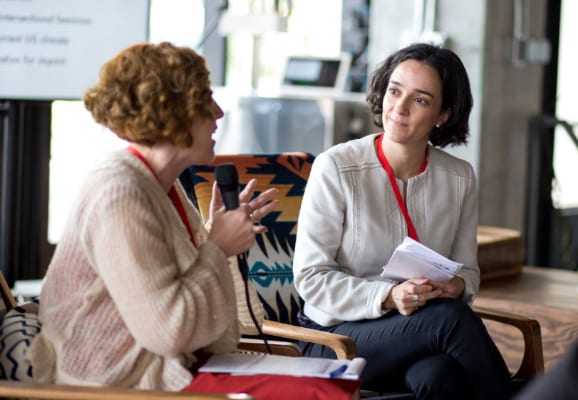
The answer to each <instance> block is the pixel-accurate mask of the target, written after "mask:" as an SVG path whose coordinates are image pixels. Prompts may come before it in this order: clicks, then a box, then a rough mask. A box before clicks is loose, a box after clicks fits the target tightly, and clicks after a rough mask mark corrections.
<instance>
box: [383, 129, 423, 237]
mask: <svg viewBox="0 0 578 400" xmlns="http://www.w3.org/2000/svg"><path fill="white" fill-rule="evenodd" d="M382 142H383V135H379V137H378V138H377V141H376V146H377V157H378V158H379V161H380V162H381V165H382V166H383V169H385V172H387V175H388V176H389V183H390V184H391V188H392V189H393V193H394V194H395V198H396V200H397V204H398V205H399V209H400V210H401V213H402V214H403V218H404V219H405V223H406V225H407V235H408V236H409V237H410V238H412V239H414V240H417V241H419V239H418V237H417V231H416V230H415V227H414V226H413V222H412V221H411V217H410V216H409V212H408V211H407V207H406V205H405V202H404V201H403V198H402V197H401V193H400V191H399V187H398V186H397V181H396V180H395V175H394V174H393V169H392V168H391V165H390V164H389V161H387V157H386V156H385V153H384V152H383V147H382ZM427 156H428V153H427V148H426V157H425V159H424V160H423V164H422V166H421V167H420V169H419V172H418V173H420V174H421V173H422V172H423V171H425V169H426V167H427V159H428V157H427Z"/></svg>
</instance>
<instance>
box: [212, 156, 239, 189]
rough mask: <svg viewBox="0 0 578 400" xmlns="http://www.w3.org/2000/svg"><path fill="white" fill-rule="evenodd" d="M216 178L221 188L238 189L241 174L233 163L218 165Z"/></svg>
mask: <svg viewBox="0 0 578 400" xmlns="http://www.w3.org/2000/svg"><path fill="white" fill-rule="evenodd" d="M215 179H216V180H217V185H219V188H220V189H221V190H238V188H239V175H238V174H237V168H235V165H234V164H233V163H225V164H221V165H217V167H216V168H215Z"/></svg>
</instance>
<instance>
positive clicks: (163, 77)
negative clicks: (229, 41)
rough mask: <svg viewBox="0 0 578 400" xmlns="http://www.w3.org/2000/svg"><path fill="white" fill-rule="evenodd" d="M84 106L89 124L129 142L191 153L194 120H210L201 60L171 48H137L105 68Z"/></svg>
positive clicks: (183, 49) (185, 50)
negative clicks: (163, 145)
mask: <svg viewBox="0 0 578 400" xmlns="http://www.w3.org/2000/svg"><path fill="white" fill-rule="evenodd" d="M83 101H84V105H85V107H86V108H87V109H88V111H90V113H91V114H92V117H93V118H94V120H95V121H96V122H97V123H99V124H102V125H104V126H106V127H107V128H109V129H110V130H112V131H113V132H114V133H116V135H118V136H119V137H120V138H122V139H125V140H127V141H129V142H134V143H141V144H146V145H152V144H155V143H159V142H171V143H173V144H178V145H185V146H187V147H190V146H191V145H192V144H193V137H192V135H191V125H192V123H193V120H194V119H195V118H210V117H211V116H212V114H211V105H212V91H211V84H210V80H209V71H208V69H207V66H206V64H205V59H204V58H203V57H202V56H200V55H199V54H197V53H196V52H195V51H193V50H192V49H189V48H187V47H177V46H174V45H173V44H171V43H167V42H164V43H160V44H148V43H145V44H136V45H133V46H131V47H128V48H126V49H125V50H122V51H121V52H120V53H118V54H117V55H116V56H115V57H114V58H112V59H111V60H110V61H108V62H107V63H105V64H104V65H103V66H102V68H101V70H100V75H99V80H98V82H97V83H96V84H95V85H94V86H92V87H90V88H88V89H87V90H86V92H85V94H84V97H83Z"/></svg>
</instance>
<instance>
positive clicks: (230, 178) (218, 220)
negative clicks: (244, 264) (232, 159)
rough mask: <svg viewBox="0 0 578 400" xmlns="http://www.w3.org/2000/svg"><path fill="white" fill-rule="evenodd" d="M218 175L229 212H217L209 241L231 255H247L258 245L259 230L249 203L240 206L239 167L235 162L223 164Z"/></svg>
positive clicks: (216, 171)
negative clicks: (254, 223)
mask: <svg viewBox="0 0 578 400" xmlns="http://www.w3.org/2000/svg"><path fill="white" fill-rule="evenodd" d="M215 176H216V181H217V184H218V186H219V189H220V191H221V197H222V199H223V204H224V205H225V209H226V210H227V212H225V211H223V210H220V211H215V213H214V214H215V215H214V216H213V220H212V227H211V230H210V232H209V240H211V241H212V242H214V243H216V244H217V245H218V246H219V247H221V248H222V249H223V251H224V252H225V254H226V255H227V256H233V255H237V254H243V253H245V252H247V251H248V250H249V249H250V248H251V247H252V246H253V245H254V244H255V232H254V230H253V222H252V221H251V218H250V217H249V214H250V211H251V210H250V207H249V205H247V204H241V205H239V180H238V176H237V170H236V169H235V166H234V165H233V164H223V165H219V166H218V167H217V168H216V169H215Z"/></svg>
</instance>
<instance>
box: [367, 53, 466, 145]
mask: <svg viewBox="0 0 578 400" xmlns="http://www.w3.org/2000/svg"><path fill="white" fill-rule="evenodd" d="M407 60H416V61H419V62H423V63H425V64H427V65H429V66H430V67H432V68H433V69H435V70H436V71H437V72H438V74H439V76H440V79H441V82H442V108H441V109H442V110H447V109H449V110H450V116H449V119H448V120H447V121H446V123H445V124H444V125H442V126H440V127H439V128H434V129H433V130H432V132H431V134H430V138H429V141H430V142H431V144H432V145H434V146H439V147H445V146H447V145H449V144H451V145H452V146H456V145H459V144H465V143H467V140H468V135H469V131H470V128H469V123H468V120H469V118H470V112H471V110H472V107H473V98H472V92H471V88H470V81H469V79H468V74H467V72H466V69H465V67H464V65H463V63H462V61H461V60H460V59H459V57H458V56H457V55H456V54H455V53H454V52H453V51H451V50H449V49H444V48H442V47H439V46H433V45H430V44H426V43H416V44H412V45H410V46H407V47H405V48H403V49H401V50H399V51H397V52H396V53H394V54H392V55H390V56H389V57H388V58H387V59H386V60H385V61H384V62H383V63H382V64H381V65H380V66H379V67H378V68H377V69H376V70H375V71H374V72H373V73H372V74H371V78H370V81H369V85H368V90H367V96H366V100H367V104H368V105H369V109H370V112H371V118H372V120H373V122H374V123H375V125H377V126H378V127H380V128H383V122H382V120H381V118H382V114H383V97H384V96H385V92H386V90H387V87H388V85H389V79H390V78H391V74H392V73H393V71H394V70H395V68H396V67H397V66H398V65H399V64H401V63H402V62H404V61H407Z"/></svg>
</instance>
